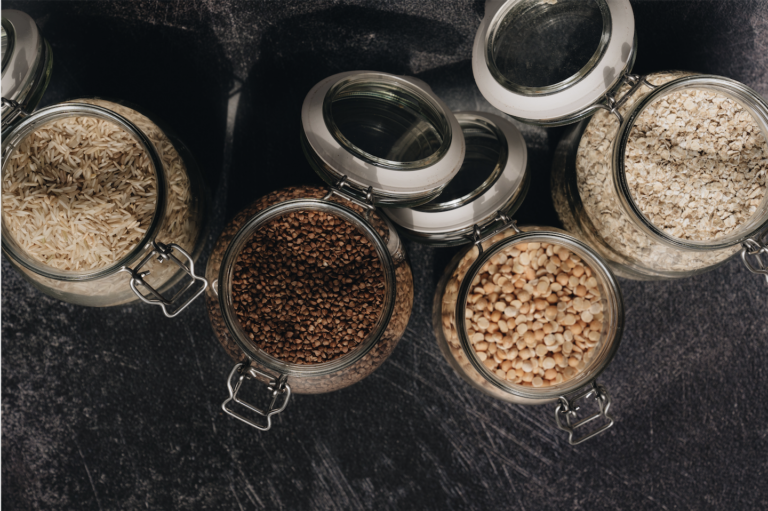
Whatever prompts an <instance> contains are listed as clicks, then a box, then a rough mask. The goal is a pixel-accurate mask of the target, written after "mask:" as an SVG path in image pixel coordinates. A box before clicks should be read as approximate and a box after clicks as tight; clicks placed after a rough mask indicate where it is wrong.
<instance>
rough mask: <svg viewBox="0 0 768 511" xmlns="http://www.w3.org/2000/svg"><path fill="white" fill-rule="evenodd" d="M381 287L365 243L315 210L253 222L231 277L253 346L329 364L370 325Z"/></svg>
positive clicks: (365, 334) (379, 305) (375, 261)
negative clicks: (258, 223)
mask: <svg viewBox="0 0 768 511" xmlns="http://www.w3.org/2000/svg"><path fill="white" fill-rule="evenodd" d="M384 291H385V284H384V274H383V270H382V265H381V261H380V260H379V258H378V255H377V254H376V251H375V249H374V248H373V246H372V244H371V242H370V241H369V240H368V239H367V238H366V237H365V236H363V235H362V234H361V233H360V232H359V231H358V230H357V229H356V228H355V227H354V226H353V225H352V224H350V223H349V222H347V221H346V220H343V219H341V218H338V217H336V216H333V215H330V214H327V213H323V212H318V211H306V212H294V213H288V214H286V215H284V216H281V217H279V218H276V219H274V220H271V221H270V222H269V223H267V224H266V225H264V226H263V227H261V228H259V230H258V231H257V232H256V233H254V234H253V236H252V237H251V239H250V240H249V241H248V242H247V243H246V244H245V246H244V247H243V249H242V252H241V253H240V255H239V257H238V259H237V262H236V263H235V272H234V277H233V280H232V298H233V304H234V308H235V311H236V314H237V317H238V320H239V321H240V324H241V325H242V327H243V328H244V329H245V331H246V332H247V333H248V335H249V336H250V337H251V339H252V340H253V341H254V342H255V344H256V346H257V347H258V348H259V349H261V350H264V351H265V352H267V353H268V354H270V355H272V356H274V357H276V358H279V359H281V360H284V361H287V362H291V363H294V364H316V363H321V362H329V361H331V360H334V359H336V358H339V357H340V356H342V355H344V354H346V353H348V352H349V351H350V350H353V349H354V348H356V347H357V346H359V345H360V344H361V343H362V342H363V341H364V340H365V339H366V338H367V337H368V335H369V334H370V333H371V331H372V330H373V328H374V326H375V325H376V322H377V320H378V318H379V316H380V314H381V311H382V308H383V305H384V297H385V293H384Z"/></svg>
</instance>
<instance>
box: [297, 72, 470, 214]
mask: <svg viewBox="0 0 768 511" xmlns="http://www.w3.org/2000/svg"><path fill="white" fill-rule="evenodd" d="M365 84H372V85H376V84H378V85H379V86H381V87H385V88H386V87H389V88H391V89H392V90H399V91H401V92H404V93H407V95H408V96H410V97H411V98H413V101H416V102H417V103H419V104H421V105H422V106H423V107H424V108H427V109H429V110H431V111H432V112H433V114H434V116H437V117H438V118H440V119H442V121H440V123H442V124H444V136H443V140H442V143H441V149H440V150H438V151H437V152H436V153H433V155H432V156H431V157H430V158H431V159H430V158H427V159H425V160H418V161H416V162H393V161H389V160H385V159H382V158H375V157H371V156H372V155H369V154H367V153H365V154H363V153H361V152H360V151H359V150H357V149H356V148H354V147H352V146H351V145H350V144H351V143H350V144H346V143H345V142H344V140H346V138H345V137H342V136H340V132H339V131H338V129H337V127H335V122H333V116H332V112H331V102H332V99H333V97H335V92H334V91H336V92H338V90H339V88H343V87H345V86H351V85H363V86H364V85H365ZM383 100H387V101H389V100H391V101H395V100H394V99H383ZM329 119H330V120H329ZM301 124H302V130H301V142H302V149H303V150H304V153H305V155H306V157H307V160H308V161H309V163H310V165H311V166H312V168H313V169H314V170H315V172H316V173H317V174H318V175H319V176H320V177H321V178H323V180H324V181H326V182H327V183H328V184H330V185H331V186H334V185H335V184H336V183H337V182H339V181H340V180H342V179H344V178H346V179H345V181H346V184H347V186H348V188H349V189H350V190H353V191H354V194H355V195H356V196H357V197H358V198H361V199H362V198H366V197H370V200H371V201H372V202H373V203H374V204H376V205H380V206H383V205H387V206H394V207H410V206H418V205H420V204H424V203H426V202H429V201H430V200H432V199H433V198H435V197H436V196H437V195H438V194H439V193H440V192H441V191H442V190H443V188H444V187H445V185H447V183H448V182H449V181H450V180H451V179H452V178H453V177H454V176H455V175H456V173H457V172H458V171H459V168H460V167H461V162H462V161H463V159H464V150H465V148H464V136H463V134H462V132H461V128H460V126H459V123H458V121H457V120H456V118H455V116H454V115H453V114H452V113H451V111H450V109H449V108H448V106H447V105H446V104H445V103H444V102H443V101H442V100H440V98H439V97H437V95H435V94H434V92H432V90H431V89H430V87H429V86H428V85H427V84H426V83H424V82H423V81H421V80H419V79H417V78H413V77H407V76H397V75H392V74H388V73H383V72H376V71H349V72H345V73H339V74H336V75H332V76H329V77H327V78H325V79H324V80H321V81H320V82H318V83H317V84H316V85H315V86H314V87H313V88H312V89H311V90H310V91H309V93H307V96H306V97H305V98H304V103H303V105H302V109H301Z"/></svg>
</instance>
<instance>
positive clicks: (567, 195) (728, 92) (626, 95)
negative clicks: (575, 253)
mask: <svg viewBox="0 0 768 511" xmlns="http://www.w3.org/2000/svg"><path fill="white" fill-rule="evenodd" d="M688 90H706V91H713V92H716V93H718V94H720V95H722V96H726V97H728V98H731V99H733V100H734V101H736V102H737V103H738V104H739V105H741V106H742V107H743V108H744V109H745V110H746V111H747V112H748V113H749V114H750V115H751V116H752V118H753V119H755V121H757V123H758V125H759V126H760V127H761V129H762V131H763V133H764V134H765V133H768V104H766V102H765V100H763V99H762V98H761V97H760V96H759V95H758V94H757V93H755V92H754V91H752V90H751V89H749V88H748V87H746V86H744V85H743V84H741V83H739V82H736V81H734V80H731V79H728V78H723V77H717V76H709V75H696V74H691V73H682V72H667V73H654V74H652V75H649V76H648V77H644V78H641V77H630V78H629V80H628V83H626V84H625V85H624V86H623V87H622V88H621V89H620V91H619V92H618V95H617V98H616V102H617V104H616V108H614V109H612V110H611V111H605V110H604V111H601V112H598V113H597V114H595V115H594V116H593V117H592V119H590V120H589V121H582V122H581V123H580V124H578V125H577V126H575V127H574V128H573V129H572V130H571V131H570V132H569V133H567V134H566V136H565V137H564V138H563V139H562V141H561V142H560V144H559V146H558V149H557V152H556V155H555V160H554V165H553V171H552V194H553V201H554V204H555V208H556V210H557V212H558V215H559V216H560V219H561V220H562V222H563V224H564V225H565V227H566V229H568V230H569V231H570V232H573V233H574V234H576V235H577V236H579V237H581V238H582V239H585V240H588V241H589V242H590V244H592V245H593V246H594V247H595V248H596V249H597V250H598V251H599V252H600V254H601V255H602V256H603V257H605V258H606V259H607V260H608V262H609V264H610V265H611V266H612V268H613V269H614V271H615V272H616V273H617V274H618V275H620V276H622V277H625V278H632V279H639V280H650V279H668V278H681V277H687V276H691V275H696V274H699V273H702V272H705V271H708V270H711V269H713V268H715V267H717V266H718V265H720V264H722V263H723V262H725V261H726V260H728V259H729V258H730V257H731V256H733V255H735V254H737V253H739V252H741V254H742V257H743V258H744V260H745V262H746V263H747V265H748V267H749V268H750V270H752V271H754V272H755V273H763V274H768V272H767V271H766V266H762V267H761V261H760V257H761V254H768V249H766V248H765V244H764V242H763V241H762V240H761V234H760V233H761V231H763V230H764V229H765V228H766V226H767V225H768V200H766V199H763V200H762V202H761V204H760V205H759V206H758V207H757V210H756V211H755V212H754V213H752V214H751V216H750V217H749V218H748V220H747V221H746V222H744V223H743V224H741V225H739V226H738V227H737V228H735V229H734V230H733V231H732V232H730V233H728V234H726V235H724V236H719V237H715V238H713V239H710V240H706V241H695V240H689V239H683V238H680V237H674V236H672V235H670V234H669V233H668V232H665V231H664V230H662V229H661V228H659V227H658V226H656V225H655V224H654V223H652V222H651V221H650V220H649V219H648V218H647V217H646V215H644V214H643V213H642V212H641V211H640V208H639V207H638V205H637V203H636V201H635V199H634V198H633V195H632V193H631V190H630V187H629V185H628V183H627V176H626V171H625V154H626V148H627V141H628V139H629V135H630V131H631V130H632V128H633V126H634V125H635V121H636V120H637V118H638V117H639V116H640V115H641V114H642V113H643V111H644V110H646V109H647V108H648V107H649V106H651V105H652V104H654V103H655V102H656V101H659V100H660V99H661V98H663V97H665V96H667V95H669V94H672V93H674V92H677V91H688ZM752 257H754V258H755V259H754V262H753V260H750V258H752Z"/></svg>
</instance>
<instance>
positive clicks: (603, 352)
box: [454, 226, 624, 399]
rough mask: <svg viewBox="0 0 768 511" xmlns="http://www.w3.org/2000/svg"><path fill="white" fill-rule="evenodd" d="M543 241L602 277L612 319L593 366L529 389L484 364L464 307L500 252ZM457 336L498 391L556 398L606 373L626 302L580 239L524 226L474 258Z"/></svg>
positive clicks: (460, 301)
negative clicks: (575, 257) (481, 274)
mask: <svg viewBox="0 0 768 511" xmlns="http://www.w3.org/2000/svg"><path fill="white" fill-rule="evenodd" d="M530 242H534V243H535V242H543V243H550V244H557V245H561V246H563V247H566V248H568V249H569V250H570V251H572V252H573V253H575V254H577V255H578V256H579V257H581V258H582V259H584V260H586V261H587V262H588V266H589V267H590V268H591V269H592V271H593V272H595V273H597V274H598V275H599V276H600V279H599V282H601V284H602V283H604V284H605V286H604V289H603V293H605V298H606V302H607V304H608V307H610V309H609V311H608V312H609V313H610V314H609V317H610V318H611V320H610V321H609V324H608V330H607V331H606V335H605V337H604V338H602V339H601V340H600V341H599V344H598V345H597V346H600V351H599V352H598V353H597V354H596V356H595V357H593V358H592V360H591V361H590V364H589V365H588V366H587V367H585V368H584V369H583V370H581V371H579V373H577V374H576V375H575V376H574V377H573V378H572V379H571V380H568V381H567V382H563V383H561V384H557V385H552V386H548V387H526V386H523V385H518V384H515V383H512V382H509V381H507V380H502V379H501V378H499V377H498V376H496V375H495V374H494V373H493V372H491V371H490V370H489V369H488V368H487V367H485V365H484V364H483V363H482V361H481V360H480V358H479V357H478V355H477V352H475V350H474V348H473V347H472V345H471V342H470V340H469V336H468V335H467V324H466V323H467V322H466V316H465V308H466V303H467V298H468V297H469V291H470V289H471V286H472V281H473V280H474V278H475V276H476V275H477V274H478V273H479V271H480V270H481V269H482V267H483V266H484V265H485V263H486V262H488V261H489V260H490V259H491V258H492V257H493V256H494V255H496V254H497V253H499V252H500V251H501V250H503V249H505V248H507V247H510V246H514V245H517V244H519V243H530ZM454 314H455V318H456V333H457V335H458V337H459V342H460V344H461V348H462V350H463V351H464V353H465V355H466V357H467V360H468V361H469V362H470V363H471V365H472V367H473V368H474V369H475V370H476V371H477V372H478V373H479V374H480V375H481V376H482V377H483V378H484V379H485V380H486V381H488V382H489V383H490V384H491V385H493V386H494V387H495V388H497V389H499V390H501V391H503V392H506V393H508V394H511V395H514V396H518V397H522V398H528V399H556V398H558V397H560V396H563V395H566V394H569V393H571V392H573V391H575V390H577V389H580V388H582V387H584V386H585V385H588V384H589V383H590V382H592V381H594V380H595V379H597V377H598V376H599V375H600V374H601V373H602V372H603V371H604V370H605V368H606V367H607V366H608V364H609V363H610V362H611V360H612V359H613V357H614V355H615V354H616V352H617V350H618V348H619V344H620V343H621V337H622V333H623V330H624V301H623V297H622V293H621V288H620V287H619V284H618V281H617V280H616V277H615V276H614V275H613V272H612V271H611V270H610V268H609V267H608V265H607V264H606V263H605V262H604V261H603V260H602V258H601V257H600V256H599V255H598V254H597V253H596V252H595V251H594V250H593V249H592V248H590V247H589V246H588V245H586V244H585V243H584V242H582V241H581V240H579V239H577V238H575V237H573V236H571V235H569V234H567V233H565V232H563V231H560V230H559V229H555V228H552V227H536V226H533V227H525V228H524V229H523V232H518V233H515V234H513V235H511V236H509V237H506V238H503V239H501V240H498V241H495V242H493V241H491V244H490V246H489V247H488V248H487V249H484V250H483V252H482V254H480V256H479V257H477V258H476V259H475V261H474V262H473V263H472V264H471V265H470V267H469V268H468V269H467V272H466V273H465V275H464V277H463V279H462V281H461V284H460V286H459V291H458V294H457V296H456V308H455V310H454Z"/></svg>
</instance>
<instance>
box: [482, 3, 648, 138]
mask: <svg viewBox="0 0 768 511" xmlns="http://www.w3.org/2000/svg"><path fill="white" fill-rule="evenodd" d="M635 46H636V40H635V18H634V14H633V13H632V7H631V6H630V4H629V0H506V1H502V0H490V1H488V2H487V3H486V6H485V17H484V18H483V21H482V23H481V24H480V28H478V30H477V35H476V36H475V43H474V47H473V51H472V71H473V72H474V75H475V81H476V82H477V86H478V88H479V89H480V92H481V93H482V94H483V96H485V98H486V99H487V100H488V101H489V102H490V103H491V104H492V105H493V106H495V107H496V108H498V109H499V110H501V111H502V112H505V113H507V114H509V115H511V116H512V117H515V118H516V119H519V120H521V121H524V122H530V123H533V124H541V125H549V126H555V125H561V124H569V123H572V122H575V121H577V120H579V119H581V118H583V117H586V116H588V115H591V114H592V113H594V110H595V104H596V103H597V102H598V101H599V100H600V99H601V98H602V97H603V96H604V95H605V94H606V93H607V92H609V91H610V90H611V89H612V88H613V87H615V86H616V85H617V84H618V83H619V81H620V80H621V78H622V77H623V76H624V75H625V74H627V73H628V72H629V71H630V69H631V68H632V64H633V63H634V58H635Z"/></svg>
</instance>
